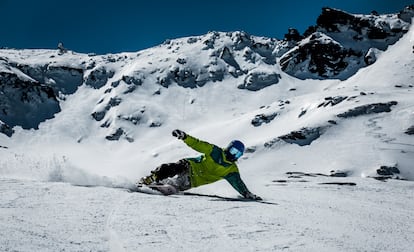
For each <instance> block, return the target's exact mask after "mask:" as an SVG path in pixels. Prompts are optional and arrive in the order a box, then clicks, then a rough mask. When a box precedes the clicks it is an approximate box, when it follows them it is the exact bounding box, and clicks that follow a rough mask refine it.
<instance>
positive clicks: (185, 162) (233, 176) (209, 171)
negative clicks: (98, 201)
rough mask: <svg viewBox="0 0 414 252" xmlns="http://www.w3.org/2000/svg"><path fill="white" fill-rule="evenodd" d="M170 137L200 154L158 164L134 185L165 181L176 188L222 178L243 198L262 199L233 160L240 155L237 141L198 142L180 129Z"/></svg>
mask: <svg viewBox="0 0 414 252" xmlns="http://www.w3.org/2000/svg"><path fill="white" fill-rule="evenodd" d="M172 135H173V136H174V137H177V138H178V139H181V140H183V141H184V142H185V143H186V144H187V145H188V146H189V147H191V148H192V149H194V150H196V151H198V152H200V153H203V155H201V156H199V157H197V158H186V159H182V160H180V161H178V162H177V163H169V164H162V165H160V166H159V167H157V168H156V169H155V170H153V171H151V175H149V176H146V177H143V178H141V180H140V181H139V182H138V184H144V185H151V184H157V183H160V182H161V183H163V184H169V185H172V186H174V187H175V188H176V189H177V190H178V191H185V190H188V189H190V188H193V187H198V186H201V185H205V184H210V183H213V182H216V181H218V180H220V179H223V178H224V179H226V180H227V181H228V182H229V183H230V184H231V185H232V186H233V187H234V189H236V190H237V191H238V192H239V193H240V194H241V195H243V197H245V198H247V199H253V200H262V199H261V198H260V197H259V196H257V195H255V194H253V193H251V192H250V191H249V190H248V189H247V187H246V185H245V184H244V182H243V181H242V179H241V178H240V173H239V169H238V167H237V165H236V161H237V160H238V159H239V158H240V157H241V156H242V155H243V152H244V145H243V143H242V142H240V141H238V140H234V141H232V142H231V143H230V144H229V145H228V146H227V148H225V149H222V148H219V147H217V146H216V145H213V144H210V143H207V142H204V141H201V140H199V139H197V138H195V137H192V136H190V135H188V134H186V133H185V132H183V131H181V130H178V129H177V130H174V131H173V132H172Z"/></svg>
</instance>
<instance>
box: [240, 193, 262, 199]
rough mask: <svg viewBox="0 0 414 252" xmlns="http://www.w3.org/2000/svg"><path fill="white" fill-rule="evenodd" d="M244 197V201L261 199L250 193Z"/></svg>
mask: <svg viewBox="0 0 414 252" xmlns="http://www.w3.org/2000/svg"><path fill="white" fill-rule="evenodd" d="M244 197H245V198H246V199H251V200H262V198H260V197H259V196H257V195H255V194H253V193H251V192H247V193H246V194H245V195H244Z"/></svg>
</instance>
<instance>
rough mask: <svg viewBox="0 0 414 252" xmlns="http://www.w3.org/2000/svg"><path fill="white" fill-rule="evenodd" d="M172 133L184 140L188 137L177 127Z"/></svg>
mask: <svg viewBox="0 0 414 252" xmlns="http://www.w3.org/2000/svg"><path fill="white" fill-rule="evenodd" d="M172 135H173V136H175V137H176V138H178V139H181V140H184V139H185V138H186V137H187V134H186V133H185V132H184V131H182V130H179V129H176V130H174V131H173V132H172Z"/></svg>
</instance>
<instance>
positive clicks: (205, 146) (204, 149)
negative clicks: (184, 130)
mask: <svg viewBox="0 0 414 252" xmlns="http://www.w3.org/2000/svg"><path fill="white" fill-rule="evenodd" d="M184 143H186V144H187V145H188V146H189V147H191V148H192V149H193V150H195V151H198V152H200V153H204V154H206V155H208V154H210V153H211V151H212V150H213V147H214V145H212V144H210V143H207V142H204V141H201V140H199V139H197V138H195V137H192V136H190V135H187V137H186V138H185V139H184Z"/></svg>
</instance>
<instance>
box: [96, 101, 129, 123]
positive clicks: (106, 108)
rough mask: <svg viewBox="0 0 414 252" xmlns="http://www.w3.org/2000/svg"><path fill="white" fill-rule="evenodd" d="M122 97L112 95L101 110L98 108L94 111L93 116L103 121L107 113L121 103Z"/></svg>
mask: <svg viewBox="0 0 414 252" xmlns="http://www.w3.org/2000/svg"><path fill="white" fill-rule="evenodd" d="M121 102H122V99H121V98H119V97H111V98H110V99H109V101H108V102H107V104H106V105H105V106H104V107H103V108H102V109H100V110H97V111H95V112H93V113H92V114H91V115H92V117H93V118H94V119H95V120H96V121H98V122H99V121H101V120H102V119H104V117H105V115H106V113H107V112H108V111H109V110H110V109H111V108H113V107H116V106H118V105H119V104H121Z"/></svg>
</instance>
